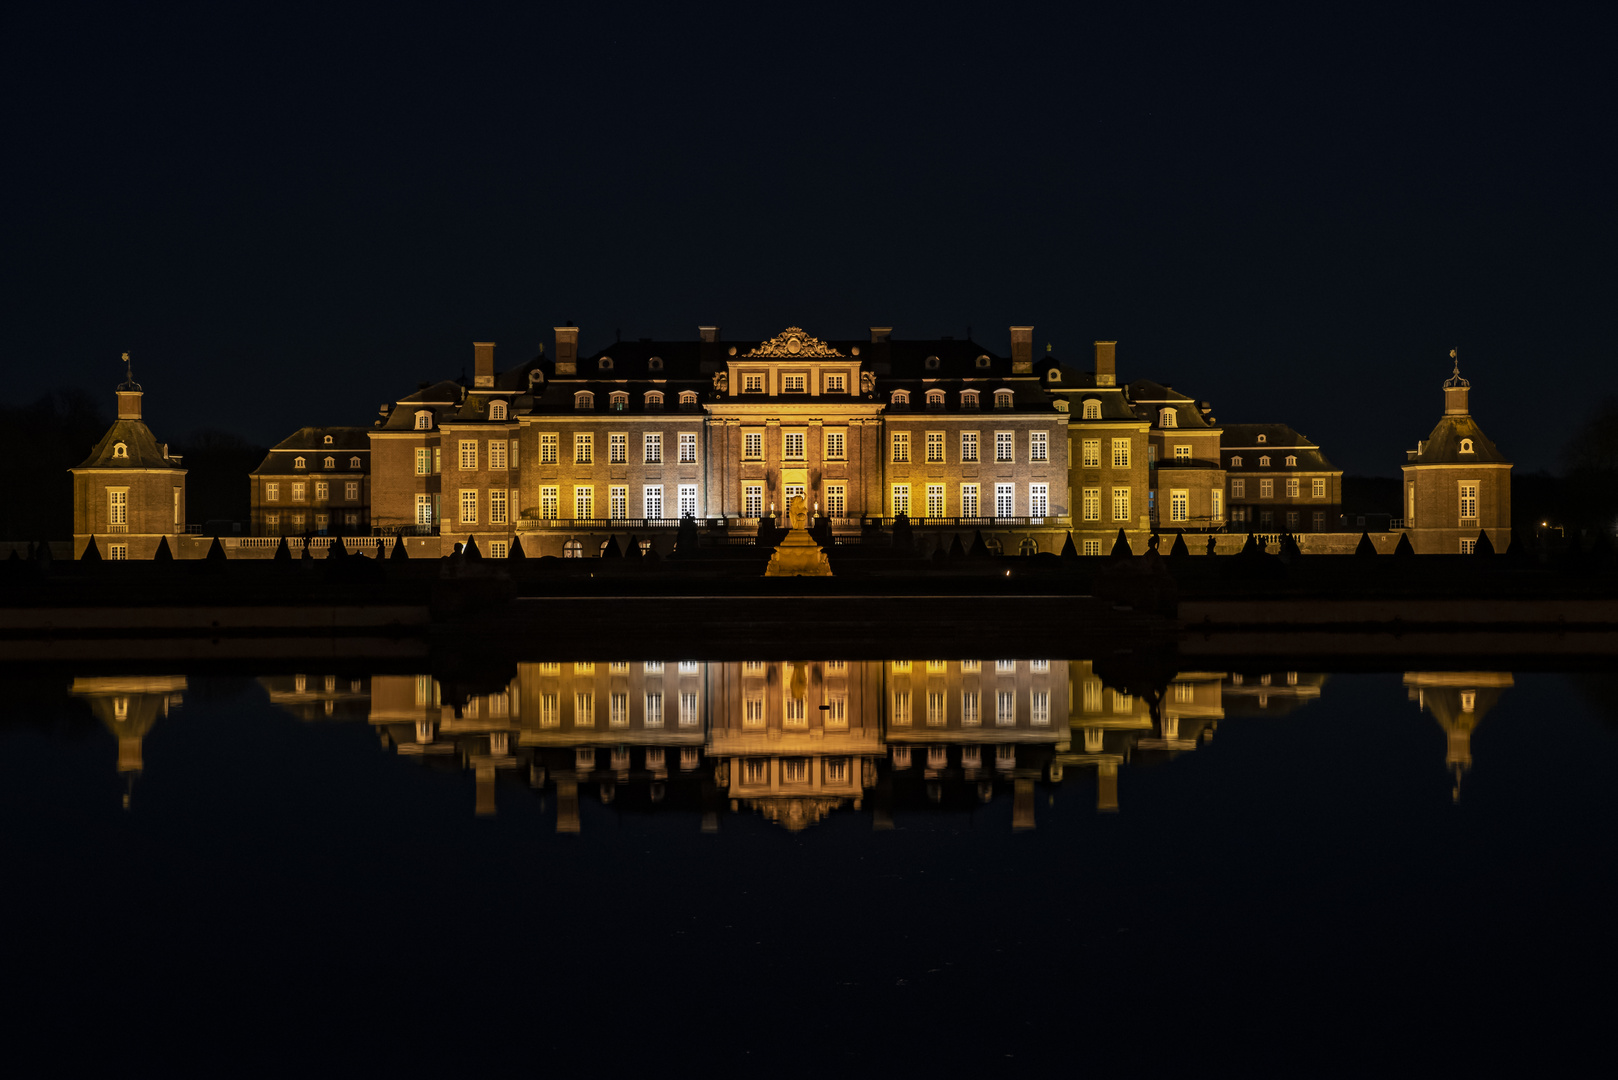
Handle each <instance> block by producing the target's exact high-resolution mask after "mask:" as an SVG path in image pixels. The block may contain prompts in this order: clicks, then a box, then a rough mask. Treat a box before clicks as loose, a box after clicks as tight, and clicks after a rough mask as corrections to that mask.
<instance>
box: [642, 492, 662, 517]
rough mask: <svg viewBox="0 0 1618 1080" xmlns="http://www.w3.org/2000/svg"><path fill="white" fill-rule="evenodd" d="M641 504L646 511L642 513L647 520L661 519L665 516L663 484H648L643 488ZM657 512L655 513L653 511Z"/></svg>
mask: <svg viewBox="0 0 1618 1080" xmlns="http://www.w3.org/2000/svg"><path fill="white" fill-rule="evenodd" d="M641 504H642V506H644V507H645V510H646V513H645V514H644V515H642V516H643V517H645V519H646V520H647V521H661V520H662V518H663V485H662V484H646V485H644V486H643V487H642V488H641ZM654 510H655V511H656V513H653V511H654Z"/></svg>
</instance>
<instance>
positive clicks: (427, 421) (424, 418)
mask: <svg viewBox="0 0 1618 1080" xmlns="http://www.w3.org/2000/svg"><path fill="white" fill-rule="evenodd" d="M432 426H433V414H432V413H430V412H426V411H422V412H418V413H417V414H416V430H417V431H430V430H431V429H432Z"/></svg>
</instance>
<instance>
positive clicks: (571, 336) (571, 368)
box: [556, 323, 579, 375]
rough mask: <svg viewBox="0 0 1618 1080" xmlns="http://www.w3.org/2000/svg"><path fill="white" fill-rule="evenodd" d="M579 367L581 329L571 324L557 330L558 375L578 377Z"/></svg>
mask: <svg viewBox="0 0 1618 1080" xmlns="http://www.w3.org/2000/svg"><path fill="white" fill-rule="evenodd" d="M578 367H579V328H578V327H577V326H574V325H573V324H572V323H569V324H568V325H566V326H558V327H557V328H556V374H558V375H577V374H578Z"/></svg>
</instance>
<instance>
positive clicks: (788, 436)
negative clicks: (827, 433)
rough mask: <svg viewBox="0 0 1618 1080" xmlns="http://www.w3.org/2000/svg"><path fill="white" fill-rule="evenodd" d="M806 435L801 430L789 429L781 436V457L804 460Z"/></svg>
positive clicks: (790, 459) (788, 459) (789, 459)
mask: <svg viewBox="0 0 1618 1080" xmlns="http://www.w3.org/2000/svg"><path fill="white" fill-rule="evenodd" d="M803 444H804V436H803V432H801V431H788V432H786V433H784V434H783V435H782V436H781V457H782V458H783V459H785V460H787V461H802V460H804V445H803Z"/></svg>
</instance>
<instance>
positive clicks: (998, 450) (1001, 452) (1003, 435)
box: [994, 431, 1017, 465]
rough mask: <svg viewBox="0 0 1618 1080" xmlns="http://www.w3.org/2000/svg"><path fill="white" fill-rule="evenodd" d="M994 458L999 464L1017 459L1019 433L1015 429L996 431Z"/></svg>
mask: <svg viewBox="0 0 1618 1080" xmlns="http://www.w3.org/2000/svg"><path fill="white" fill-rule="evenodd" d="M994 460H995V464H997V465H998V464H1003V463H1006V462H1013V461H1016V460H1017V433H1016V432H1015V431H997V432H995V433H994Z"/></svg>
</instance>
